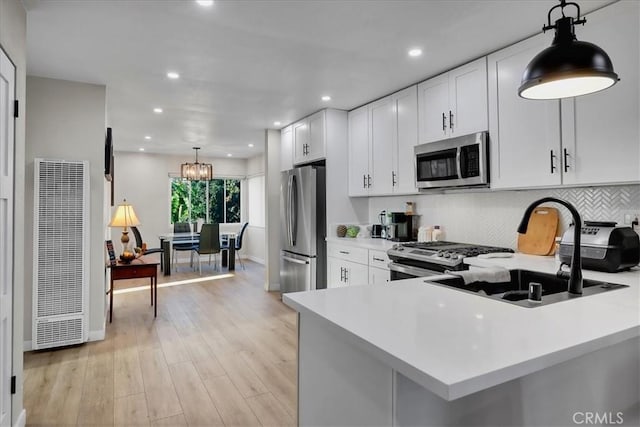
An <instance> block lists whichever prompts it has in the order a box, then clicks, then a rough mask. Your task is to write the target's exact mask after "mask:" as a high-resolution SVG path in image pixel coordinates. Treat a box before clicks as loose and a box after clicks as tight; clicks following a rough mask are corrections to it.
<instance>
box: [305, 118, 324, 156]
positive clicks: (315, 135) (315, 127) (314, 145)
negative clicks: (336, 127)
mask: <svg viewBox="0 0 640 427" xmlns="http://www.w3.org/2000/svg"><path fill="white" fill-rule="evenodd" d="M326 133H327V132H326V120H325V111H324V110H323V111H318V112H317V113H315V114H313V115H312V116H310V117H309V148H308V150H307V161H308V162H313V161H316V160H322V159H324V158H325V157H326V154H325V153H326V152H325V141H326V138H325V136H326Z"/></svg>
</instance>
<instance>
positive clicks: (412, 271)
mask: <svg viewBox="0 0 640 427" xmlns="http://www.w3.org/2000/svg"><path fill="white" fill-rule="evenodd" d="M389 270H391V271H397V272H398V273H404V274H409V275H412V276H415V277H427V276H436V275H438V276H439V275H441V274H444V273H442V272H441V271H434V270H427V269H426V268H418V267H411V266H408V265H402V264H398V263H395V262H391V263H389Z"/></svg>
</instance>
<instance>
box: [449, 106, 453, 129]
mask: <svg viewBox="0 0 640 427" xmlns="http://www.w3.org/2000/svg"><path fill="white" fill-rule="evenodd" d="M449 129H451V130H453V113H452V112H451V110H449Z"/></svg>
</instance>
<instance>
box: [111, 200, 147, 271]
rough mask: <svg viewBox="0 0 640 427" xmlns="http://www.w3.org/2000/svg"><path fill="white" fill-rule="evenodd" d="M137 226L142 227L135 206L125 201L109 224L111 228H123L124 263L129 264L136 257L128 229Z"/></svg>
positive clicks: (122, 259)
mask: <svg viewBox="0 0 640 427" xmlns="http://www.w3.org/2000/svg"><path fill="white" fill-rule="evenodd" d="M136 225H140V220H138V217H137V216H136V213H135V211H134V210H133V206H131V205H130V204H129V203H127V199H124V201H123V202H122V203H120V204H119V205H118V208H117V209H116V211H115V213H114V214H113V217H112V218H111V222H110V223H109V227H123V229H122V236H121V237H120V242H122V255H120V260H121V261H122V262H125V263H129V262H131V261H132V260H133V259H135V257H136V255H135V253H134V252H133V249H132V248H131V245H130V243H129V230H127V227H133V226H136Z"/></svg>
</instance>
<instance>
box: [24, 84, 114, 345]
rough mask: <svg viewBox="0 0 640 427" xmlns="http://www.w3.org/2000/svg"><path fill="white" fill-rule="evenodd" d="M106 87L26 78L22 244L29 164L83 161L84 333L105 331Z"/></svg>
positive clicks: (27, 314) (29, 203)
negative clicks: (86, 174) (86, 216)
mask: <svg viewBox="0 0 640 427" xmlns="http://www.w3.org/2000/svg"><path fill="white" fill-rule="evenodd" d="M105 102H106V88H105V86H100V85H92V84H87V83H77V82H69V81H64V80H55V79H47V78H41V77H32V76H29V77H28V78H27V112H26V113H27V130H26V166H27V167H26V177H25V185H26V200H25V208H26V212H27V214H26V215H25V240H26V241H27V242H32V241H33V171H34V164H33V159H34V158H36V157H42V158H49V159H64V160H88V161H89V171H90V184H89V187H90V190H89V194H90V210H89V212H90V220H89V222H90V226H89V251H90V260H89V281H90V286H89V298H90V302H89V313H90V315H89V334H90V337H93V338H94V339H99V338H100V337H101V336H102V337H103V336H104V332H105V318H106V317H105V301H106V298H105V292H104V290H105V267H104V265H105V264H104V232H105V231H104V230H105V227H106V221H107V219H106V218H104V188H105V186H104V181H105V180H104V136H105V109H106V107H105ZM24 262H25V266H26V267H27V268H26V274H25V278H24V283H25V284H26V286H25V300H24V302H25V304H24V307H25V310H24V321H25V326H24V339H25V341H30V340H31V324H32V322H31V294H32V293H31V286H32V285H31V283H32V280H33V277H32V276H33V275H32V271H31V265H32V263H33V249H32V247H31V245H28V246H26V247H25V259H24Z"/></svg>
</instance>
